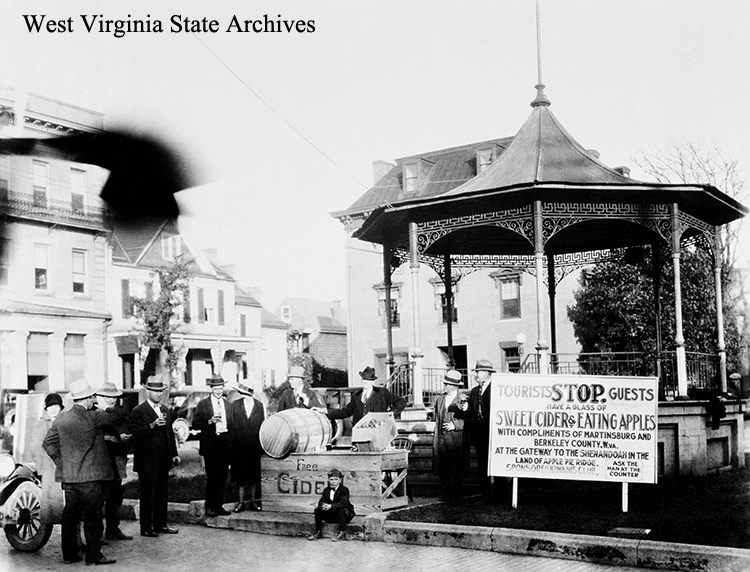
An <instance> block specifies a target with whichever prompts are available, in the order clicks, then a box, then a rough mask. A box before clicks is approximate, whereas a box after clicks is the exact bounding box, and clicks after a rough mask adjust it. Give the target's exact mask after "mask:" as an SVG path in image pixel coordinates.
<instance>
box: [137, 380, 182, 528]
mask: <svg viewBox="0 0 750 572" xmlns="http://www.w3.org/2000/svg"><path fill="white" fill-rule="evenodd" d="M143 387H144V388H145V390H146V400H145V401H144V402H143V403H141V404H139V405H137V406H135V407H134V408H133V410H132V411H131V412H130V424H129V427H130V434H131V435H132V436H133V441H134V447H133V448H134V454H133V470H135V472H136V473H138V481H139V484H140V498H139V505H140V512H141V517H140V518H141V536H145V537H151V538H154V537H157V536H159V534H160V533H163V534H177V532H178V530H177V529H176V528H172V527H171V526H167V502H168V496H169V490H168V483H169V480H168V477H169V471H170V470H171V469H172V467H174V466H176V465H178V464H179V462H180V457H179V456H178V455H177V440H176V438H175V435H174V431H173V429H172V414H171V413H170V411H169V408H167V407H165V406H164V405H162V404H161V403H160V401H161V397H162V395H163V394H164V391H166V389H167V385H166V384H165V383H164V382H162V381H161V379H160V378H159V377H158V376H156V375H152V376H150V377H149V378H148V380H147V381H146V383H144V384H143Z"/></svg>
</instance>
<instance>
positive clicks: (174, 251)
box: [161, 234, 182, 260]
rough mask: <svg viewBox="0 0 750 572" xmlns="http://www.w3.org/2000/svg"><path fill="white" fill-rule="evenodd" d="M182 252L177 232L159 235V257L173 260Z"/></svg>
mask: <svg viewBox="0 0 750 572" xmlns="http://www.w3.org/2000/svg"><path fill="white" fill-rule="evenodd" d="M181 253H182V239H180V235H179V234H173V235H171V236H162V237H161V257H162V258H163V259H164V260H174V259H175V258H176V257H177V256H179V255H180V254H181Z"/></svg>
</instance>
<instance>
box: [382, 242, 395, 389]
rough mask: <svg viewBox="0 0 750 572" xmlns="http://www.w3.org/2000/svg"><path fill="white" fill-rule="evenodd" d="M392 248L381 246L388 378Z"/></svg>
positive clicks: (387, 370) (391, 332) (390, 342)
mask: <svg viewBox="0 0 750 572" xmlns="http://www.w3.org/2000/svg"><path fill="white" fill-rule="evenodd" d="M392 256H393V250H391V249H390V248H387V247H386V246H383V289H384V290H385V308H384V312H385V339H386V354H385V372H386V377H387V378H390V377H391V374H392V373H393V314H392V311H393V310H392V308H391V258H392Z"/></svg>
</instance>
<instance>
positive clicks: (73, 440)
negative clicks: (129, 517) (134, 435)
mask: <svg viewBox="0 0 750 572" xmlns="http://www.w3.org/2000/svg"><path fill="white" fill-rule="evenodd" d="M70 396H71V398H72V399H73V406H72V407H71V408H70V409H66V410H65V411H63V412H61V413H60V414H59V415H58V416H57V417H56V418H55V420H54V421H53V422H52V425H51V426H50V428H49V431H47V434H46V435H45V437H44V441H43V442H42V448H43V449H44V450H45V452H46V453H47V454H48V455H49V456H50V457H51V458H52V460H53V461H54V462H55V466H56V467H57V469H56V471H55V480H56V481H60V482H62V488H63V491H64V492H65V508H63V515H62V553H63V560H64V561H65V562H66V563H71V562H79V561H80V560H82V559H81V557H80V556H79V555H78V523H79V521H82V522H83V532H84V535H85V537H86V564H97V565H101V564H113V563H114V562H115V560H114V559H113V558H106V557H105V556H104V555H103V554H102V552H101V539H102V529H103V528H104V527H103V525H102V504H103V501H104V490H105V487H106V483H107V482H109V481H111V480H112V477H113V474H112V465H111V463H110V461H109V455H108V454H107V446H106V444H105V442H104V430H105V429H106V430H108V431H110V432H112V433H114V431H115V428H114V425H113V423H112V420H111V419H110V417H109V415H107V414H106V413H104V412H103V411H98V410H96V409H94V390H93V389H92V388H91V385H90V384H89V382H88V381H86V380H85V379H79V380H76V381H74V382H73V383H71V384H70Z"/></svg>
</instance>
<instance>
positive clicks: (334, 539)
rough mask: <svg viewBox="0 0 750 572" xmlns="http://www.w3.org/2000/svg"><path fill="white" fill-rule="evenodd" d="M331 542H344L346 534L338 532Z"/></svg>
mask: <svg viewBox="0 0 750 572" xmlns="http://www.w3.org/2000/svg"><path fill="white" fill-rule="evenodd" d="M331 540H332V541H333V542H338V541H339V540H346V532H339V533H338V534H337V535H336V536H334V537H333V538H331Z"/></svg>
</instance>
